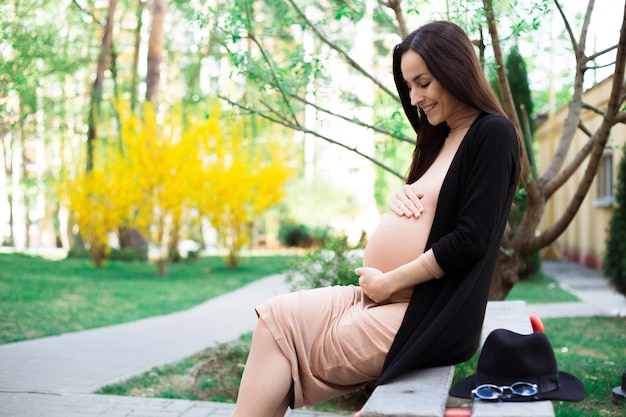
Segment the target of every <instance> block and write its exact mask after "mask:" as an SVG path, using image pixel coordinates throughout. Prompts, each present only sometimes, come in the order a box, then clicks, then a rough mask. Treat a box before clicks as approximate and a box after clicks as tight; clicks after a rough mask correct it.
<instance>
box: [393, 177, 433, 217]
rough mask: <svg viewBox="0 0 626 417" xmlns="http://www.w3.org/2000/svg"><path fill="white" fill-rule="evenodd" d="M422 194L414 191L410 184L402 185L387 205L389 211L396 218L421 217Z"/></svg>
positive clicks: (422, 208)
mask: <svg viewBox="0 0 626 417" xmlns="http://www.w3.org/2000/svg"><path fill="white" fill-rule="evenodd" d="M422 197H424V193H422V192H419V191H415V190H414V189H413V186H412V185H410V184H406V185H404V186H403V187H402V188H400V189H399V190H398V191H396V192H395V193H394V195H393V197H392V198H391V202H390V203H389V209H390V210H391V212H392V213H395V214H397V215H398V216H406V217H415V218H416V219H417V218H418V217H419V216H421V215H422V212H423V211H424V205H423V204H422V202H421V201H420V199H421V198H422Z"/></svg>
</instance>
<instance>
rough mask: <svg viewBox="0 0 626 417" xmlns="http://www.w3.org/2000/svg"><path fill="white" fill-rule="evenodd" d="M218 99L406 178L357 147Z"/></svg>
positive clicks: (225, 98) (221, 97) (227, 100)
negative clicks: (320, 140)
mask: <svg viewBox="0 0 626 417" xmlns="http://www.w3.org/2000/svg"><path fill="white" fill-rule="evenodd" d="M218 97H219V98H220V99H221V100H224V101H226V102H228V103H230V104H231V105H233V106H235V107H238V108H240V109H242V110H245V111H246V112H248V113H251V114H256V115H258V116H260V117H262V118H264V119H267V120H269V121H271V122H274V123H278V124H280V125H283V126H285V127H287V128H289V129H292V130H296V131H299V132H303V133H307V134H310V135H313V136H315V137H318V138H320V139H323V140H325V141H327V142H329V143H331V144H333V145H337V146H340V147H342V148H344V149H347V150H349V151H351V152H354V153H356V154H357V155H359V156H362V157H363V158H365V159H367V160H368V161H370V162H371V163H373V164H374V165H377V166H379V167H380V168H382V169H384V170H385V171H387V172H389V173H391V174H393V175H395V176H397V177H398V178H400V179H403V178H404V176H403V175H402V174H400V173H399V172H397V171H395V170H394V169H392V168H390V167H388V166H387V165H385V164H383V163H382V162H380V161H378V160H377V159H375V158H373V157H371V156H369V155H367V154H364V153H363V152H361V151H359V150H358V149H357V148H356V147H351V146H348V145H346V144H344V143H341V142H338V141H336V140H334V139H331V138H329V137H328V136H325V135H322V134H321V133H319V132H316V131H313V130H310V129H307V128H306V127H304V126H302V125H299V124H293V123H290V122H289V121H288V120H286V119H284V118H281V119H277V118H275V117H272V116H270V115H268V114H266V113H263V112H260V111H258V110H256V109H253V108H251V107H247V106H244V105H243V104H241V103H237V102H234V101H232V100H230V99H229V98H228V97H224V96H220V95H218Z"/></svg>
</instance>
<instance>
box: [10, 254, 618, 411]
mask: <svg viewBox="0 0 626 417" xmlns="http://www.w3.org/2000/svg"><path fill="white" fill-rule="evenodd" d="M289 265H293V257H288V256H267V257H249V258H245V259H244V260H243V264H242V266H241V267H240V268H238V269H235V270H229V269H228V268H227V267H226V265H225V263H224V261H223V260H222V259H221V258H219V257H214V258H202V259H201V260H199V261H198V262H197V263H178V264H173V265H171V266H170V267H169V269H168V274H167V276H165V277H159V276H157V274H156V267H155V266H154V265H149V264H140V263H117V262H109V263H108V264H107V265H106V266H105V267H103V268H101V269H96V268H94V267H93V265H92V264H91V262H89V261H88V260H84V259H65V260H61V261H48V260H44V259H42V258H38V257H30V256H24V255H15V254H12V255H8V254H0V343H8V342H11V341H17V340H25V339H29V338H35V337H41V336H46V335H53V334H60V333H64V332H68V331H74V330H80V329H87V328H94V327H100V326H105V325H109V324H115V323H122V322H127V321H131V320H136V319H141V318H145V317H150V316H154V315H159V314H166V313H170V312H174V311H179V310H183V309H186V308H189V307H191V306H193V305H196V304H198V303H201V302H203V301H205V300H207V299H210V298H211V297H215V296H217V295H219V294H222V293H224V292H227V291H230V290H232V289H235V288H237V287H240V286H242V285H245V284H246V283H249V282H251V281H253V280H255V279H258V278H261V277H264V276H267V275H271V274H273V273H277V272H281V271H284V270H285V268H287V267H288V266H289ZM508 299H515V300H526V301H527V302H530V303H533V302H541V303H544V302H563V301H576V297H575V296H574V295H572V294H570V293H568V292H567V291H564V290H563V289H561V288H560V287H559V285H558V283H557V282H555V281H554V280H553V279H552V278H550V277H548V276H545V275H543V274H537V275H535V276H533V277H532V279H531V280H528V281H524V282H520V283H518V284H517V285H516V286H515V288H514V289H513V291H511V293H510V294H509V297H508ZM543 322H544V325H545V332H546V334H547V335H548V337H549V338H550V341H551V343H552V345H553V347H554V349H555V354H556V357H557V362H558V365H559V369H560V370H563V371H566V372H570V373H572V374H574V375H576V376H577V377H579V378H580V379H581V380H582V381H583V383H584V384H585V387H586V388H587V398H586V399H585V400H584V401H583V402H581V403H567V402H555V403H554V404H555V410H556V416H557V417H587V416H605V417H618V416H623V415H626V408H625V406H624V405H623V404H622V405H619V406H618V405H615V404H613V403H612V402H611V392H612V389H613V387H615V386H617V385H619V384H620V377H621V373H622V372H623V371H624V370H626V363H625V362H624V346H626V319H624V318H607V317H586V318H575V319H544V320H543ZM249 340H250V335H249V334H247V335H243V336H242V339H241V340H240V341H237V342H233V343H232V344H227V345H218V346H212V347H208V348H207V349H206V350H205V351H204V352H202V353H200V354H199V355H196V356H194V357H191V358H187V359H185V360H183V361H181V362H179V363H176V364H171V365H168V366H163V367H157V368H154V369H153V370H151V371H150V372H147V373H145V374H143V375H139V376H137V377H135V378H132V379H130V380H128V381H124V382H122V383H119V384H114V385H111V386H107V387H104V388H103V389H102V390H101V391H100V393H107V394H117V395H135V396H150V397H164V398H184V399H200V400H207V401H224V402H232V401H234V399H235V397H236V392H237V386H238V383H239V380H238V378H239V375H240V372H241V369H242V367H243V364H244V363H245V358H246V356H247V352H248V348H249ZM476 359H477V357H474V358H473V359H471V360H470V361H468V362H466V363H464V364H460V365H458V366H457V368H456V369H457V371H456V375H455V379H456V380H458V379H460V378H463V377H464V376H467V375H469V374H471V373H473V372H474V371H475V367H476ZM363 399H364V397H363V396H362V395H360V396H359V395H355V396H352V397H351V396H345V397H341V398H339V399H338V400H335V401H330V402H326V403H323V404H321V405H320V406H319V407H316V409H318V410H322V411H332V412H338V413H344V414H350V412H351V411H354V410H355V409H357V408H358V407H359V404H361V403H362V402H363Z"/></svg>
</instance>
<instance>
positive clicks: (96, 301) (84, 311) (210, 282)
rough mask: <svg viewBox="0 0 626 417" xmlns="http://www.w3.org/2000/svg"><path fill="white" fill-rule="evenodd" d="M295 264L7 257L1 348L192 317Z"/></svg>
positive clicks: (1, 262)
mask: <svg viewBox="0 0 626 417" xmlns="http://www.w3.org/2000/svg"><path fill="white" fill-rule="evenodd" d="M289 259H291V258H290V257H289V256H266V257H248V258H244V259H243V260H242V264H241V266H240V267H239V268H237V269H228V268H227V267H226V263H225V262H224V261H223V260H222V258H220V257H208V258H200V260H198V262H184V263H176V264H172V265H170V266H169V268H168V273H167V275H165V276H158V275H157V272H156V266H155V265H151V264H146V263H121V262H108V263H107V264H106V265H105V266H104V267H102V268H100V269H98V268H95V267H94V266H93V264H92V263H91V262H90V261H89V260H87V259H76V258H73V259H64V260H59V261H51V260H46V259H43V258H40V257H36V256H27V255H19V254H0V344H3V343H9V342H16V341H20V340H27V339H33V338H37V337H42V336H51V335H58V334H61V333H66V332H71V331H76V330H83V329H91V328H96V327H101V326H107V325H111V324H118V323H124V322H129V321H133V320H138V319H142V318H146V317H152V316H156V315H161V314H167V313H172V312H175V311H180V310H184V309H187V308H190V307H192V306H194V305H197V304H200V303H202V302H204V301H206V300H208V299H210V298H213V297H216V296H218V295H220V294H223V293H225V292H228V291H232V290H233V289H236V288H238V287H241V286H243V285H245V284H247V283H250V282H252V281H254V280H256V279H259V278H262V277H265V276H268V275H271V274H274V273H276V272H280V271H282V270H283V269H284V268H286V265H287V264H288V262H289Z"/></svg>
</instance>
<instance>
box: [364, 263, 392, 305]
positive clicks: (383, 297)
mask: <svg viewBox="0 0 626 417" xmlns="http://www.w3.org/2000/svg"><path fill="white" fill-rule="evenodd" d="M354 272H355V273H356V274H357V275H358V276H359V285H360V286H361V288H363V292H365V295H367V296H368V297H369V298H371V299H372V300H373V301H375V302H377V303H379V304H383V303H385V302H386V301H387V300H389V297H391V295H392V294H393V293H394V292H395V288H393V287H392V285H391V283H390V282H389V280H388V279H387V276H386V274H385V273H384V272H382V271H381V270H380V269H376V268H372V267H366V266H364V267H360V268H357V269H355V271H354Z"/></svg>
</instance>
